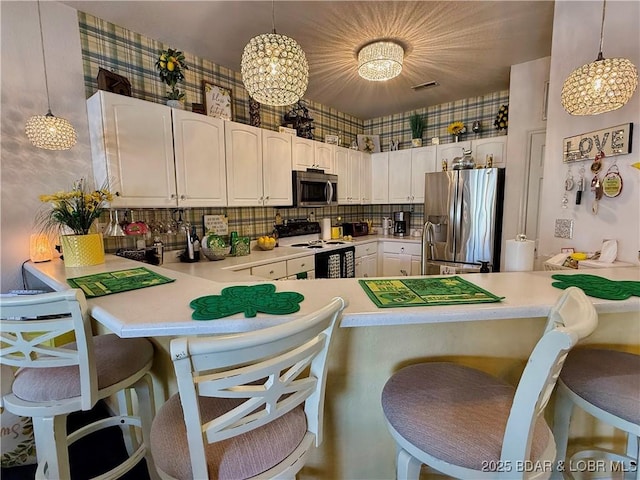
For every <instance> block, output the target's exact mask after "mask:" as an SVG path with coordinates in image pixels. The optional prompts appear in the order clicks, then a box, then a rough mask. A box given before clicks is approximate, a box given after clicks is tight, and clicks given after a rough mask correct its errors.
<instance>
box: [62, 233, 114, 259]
mask: <svg viewBox="0 0 640 480" xmlns="http://www.w3.org/2000/svg"><path fill="white" fill-rule="evenodd" d="M60 243H61V245H62V256H63V257H64V266H65V267H88V266H91V265H99V264H101V263H104V243H103V240H102V234H101V233H89V234H87V235H61V236H60Z"/></svg>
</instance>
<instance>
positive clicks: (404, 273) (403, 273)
mask: <svg viewBox="0 0 640 480" xmlns="http://www.w3.org/2000/svg"><path fill="white" fill-rule="evenodd" d="M400 273H401V274H402V275H403V276H405V277H408V276H409V274H408V273H407V271H406V270H404V269H403V270H400Z"/></svg>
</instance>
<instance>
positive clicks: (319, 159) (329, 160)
mask: <svg viewBox="0 0 640 480" xmlns="http://www.w3.org/2000/svg"><path fill="white" fill-rule="evenodd" d="M313 147H314V157H315V167H316V168H319V169H321V170H324V171H325V173H333V171H334V170H333V163H334V154H335V153H334V152H335V147H334V146H333V145H331V144H329V143H322V142H313Z"/></svg>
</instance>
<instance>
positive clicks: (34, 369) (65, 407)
mask: <svg viewBox="0 0 640 480" xmlns="http://www.w3.org/2000/svg"><path fill="white" fill-rule="evenodd" d="M0 324H1V325H0V326H1V329H0V336H1V339H2V341H1V346H0V359H1V361H2V364H3V365H9V366H11V367H17V368H18V370H17V371H16V373H15V379H14V382H13V385H12V386H11V390H12V391H11V393H9V394H7V395H5V396H4V397H3V399H2V400H3V404H4V405H3V406H4V407H5V408H6V409H7V410H9V411H10V412H12V413H15V414H16V415H22V416H25V417H31V418H32V420H33V432H34V437H35V443H36V454H37V457H38V468H37V470H36V475H35V477H36V479H37V480H40V479H44V478H49V479H52V480H61V479H62V480H68V479H69V478H70V476H71V468H70V465H69V446H70V445H71V444H73V443H74V442H75V441H77V440H79V439H81V438H83V437H85V436H87V435H89V434H91V433H93V432H96V431H98V430H101V429H104V428H110V427H114V426H116V427H119V428H120V430H121V431H122V434H123V438H124V441H125V446H126V447H127V453H128V454H129V456H128V458H126V459H125V460H124V461H122V462H121V463H120V464H119V465H116V466H113V467H112V468H111V469H110V470H109V471H107V472H102V474H101V475H100V477H99V478H100V479H101V480H108V479H115V478H120V477H121V476H122V475H124V474H125V473H127V472H128V471H130V470H131V469H132V468H133V467H135V466H136V465H137V464H138V463H140V462H141V461H142V460H145V461H146V463H147V468H148V470H149V475H150V477H151V478H153V479H155V478H157V474H156V472H155V468H154V466H153V458H152V457H151V453H150V449H149V448H148V441H149V435H150V430H151V423H152V421H153V415H154V413H155V400H154V396H153V386H152V381H151V375H150V370H151V366H152V364H153V354H154V348H153V344H152V343H151V342H150V341H149V340H147V339H144V338H136V339H123V338H119V337H118V336H116V335H113V334H111V335H98V336H95V337H94V336H93V335H92V332H91V320H90V317H89V315H88V313H87V304H86V300H85V297H84V294H83V293H82V290H79V289H73V290H66V291H62V292H52V293H45V294H41V295H30V296H22V297H21V296H17V297H4V298H0ZM70 334H73V336H74V337H75V342H72V343H66V344H64V345H62V346H58V344H59V343H62V342H63V339H66V338H68V336H69V335H70ZM67 342H68V340H67ZM132 390H135V392H136V397H137V411H136V412H135V414H134V412H133V408H132V405H133V402H132V398H131V391H132ZM109 397H112V398H114V399H116V400H117V405H114V406H115V407H116V408H117V410H118V412H117V414H116V415H114V416H110V417H107V418H100V419H97V420H94V421H92V422H91V423H89V424H88V425H84V426H83V427H81V428H79V429H78V430H76V431H74V432H73V433H71V434H67V417H68V415H69V414H70V413H75V412H80V411H88V410H91V409H92V408H93V407H94V406H95V405H96V403H97V402H98V401H99V400H103V399H106V398H109ZM114 403H115V402H114ZM107 448H108V447H107ZM100 453H101V452H100V451H97V452H95V455H96V456H99V455H100Z"/></svg>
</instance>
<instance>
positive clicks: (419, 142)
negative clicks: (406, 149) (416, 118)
mask: <svg viewBox="0 0 640 480" xmlns="http://www.w3.org/2000/svg"><path fill="white" fill-rule="evenodd" d="M411 145H412V146H414V147H421V146H422V139H421V138H412V139H411Z"/></svg>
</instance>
